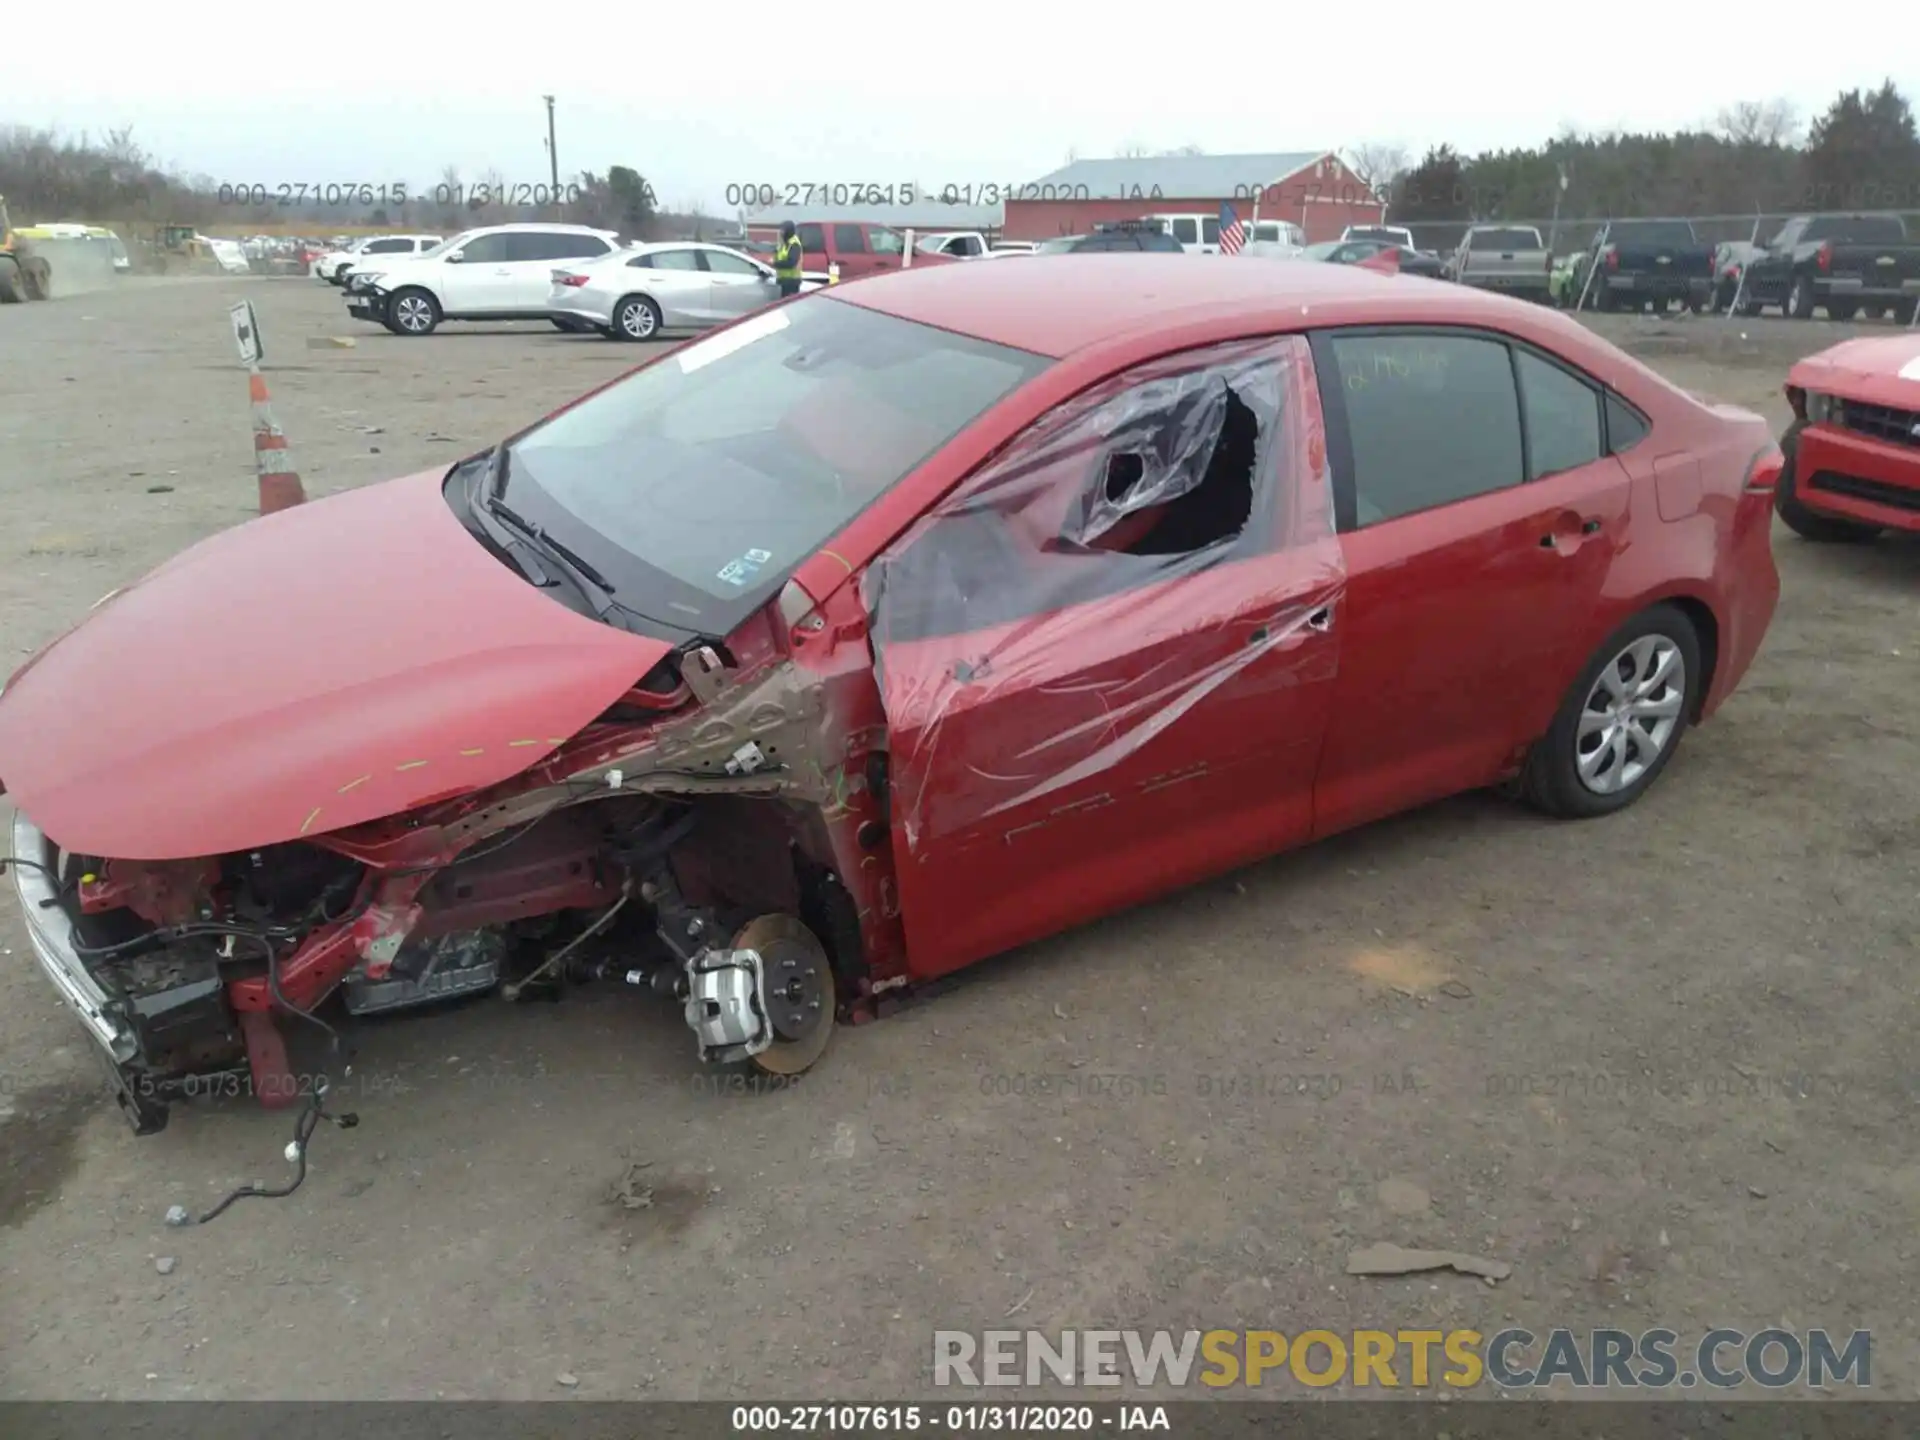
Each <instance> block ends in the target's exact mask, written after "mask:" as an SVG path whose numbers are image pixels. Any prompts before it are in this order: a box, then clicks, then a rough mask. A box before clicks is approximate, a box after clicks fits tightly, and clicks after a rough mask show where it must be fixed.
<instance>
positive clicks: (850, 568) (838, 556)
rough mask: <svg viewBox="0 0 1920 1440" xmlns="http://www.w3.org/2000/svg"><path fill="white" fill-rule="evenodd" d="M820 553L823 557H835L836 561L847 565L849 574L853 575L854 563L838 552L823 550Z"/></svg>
mask: <svg viewBox="0 0 1920 1440" xmlns="http://www.w3.org/2000/svg"><path fill="white" fill-rule="evenodd" d="M820 553H821V554H822V555H831V556H833V558H834V559H836V560H838V561H839V562H840V563H841V564H842V565H845V566H846V567H847V574H849V575H851V574H852V573H853V564H852V562H851V561H849V560H848V559H847V557H846V556H844V555H842V554H841V553H840V552H839V551H838V550H822V551H821V552H820Z"/></svg>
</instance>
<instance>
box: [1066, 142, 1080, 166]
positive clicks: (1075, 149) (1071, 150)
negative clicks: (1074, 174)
mask: <svg viewBox="0 0 1920 1440" xmlns="http://www.w3.org/2000/svg"><path fill="white" fill-rule="evenodd" d="M1079 159H1080V147H1079V146H1078V145H1069V146H1068V147H1067V164H1069V165H1072V164H1074V163H1075V162H1077V161H1078V160H1079Z"/></svg>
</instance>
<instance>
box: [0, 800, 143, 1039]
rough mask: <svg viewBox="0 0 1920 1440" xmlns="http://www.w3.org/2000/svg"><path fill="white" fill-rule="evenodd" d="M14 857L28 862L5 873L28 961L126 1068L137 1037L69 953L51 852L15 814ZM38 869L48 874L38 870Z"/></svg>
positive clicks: (68, 931) (35, 830)
mask: <svg viewBox="0 0 1920 1440" xmlns="http://www.w3.org/2000/svg"><path fill="white" fill-rule="evenodd" d="M13 854H14V856H15V857H16V858H17V859H20V860H23V861H25V862H27V863H25V864H22V865H14V866H11V867H10V868H11V869H12V871H13V883H14V887H15V889H16V890H17V892H18V894H19V899H20V913H21V915H22V917H23V918H24V919H25V921H26V926H27V941H28V943H29V944H30V945H32V947H33V958H34V959H35V960H37V961H39V962H40V968H41V969H42V970H43V971H45V972H46V976H47V978H48V979H49V980H51V981H52V982H53V984H54V988H55V989H57V990H58V991H59V992H60V998H61V999H63V1000H65V1001H66V1002H67V1004H68V1005H70V1006H71V1007H72V1008H73V1009H74V1010H75V1011H76V1012H77V1013H78V1014H79V1016H80V1021H81V1023H82V1024H83V1025H85V1026H86V1027H87V1033H88V1034H90V1035H91V1036H93V1038H94V1040H95V1042H96V1043H98V1044H99V1045H100V1047H101V1048H102V1049H103V1050H105V1051H106V1053H107V1056H108V1058H109V1059H111V1060H112V1061H113V1063H114V1065H115V1066H116V1067H118V1066H120V1065H124V1064H126V1063H127V1062H128V1061H130V1060H132V1059H133V1058H134V1057H135V1056H136V1055H138V1054H139V1053H140V1041H139V1037H138V1035H137V1034H136V1033H135V1031H134V1028H133V1026H132V1025H131V1024H130V1023H129V1022H128V1021H127V1019H126V1018H125V1016H124V1015H123V1014H122V1013H121V1008H120V1005H119V1002H118V1001H117V1000H115V999H114V997H112V996H110V995H108V994H107V992H106V991H104V990H102V989H101V988H100V985H99V983H98V982H97V981H95V980H94V978H93V976H92V975H91V974H89V973H88V971H87V967H86V964H85V962H83V961H82V960H81V958H80V956H79V954H78V953H77V952H76V951H75V950H74V948H73V926H72V924H71V922H70V921H69V919H68V917H67V912H66V910H65V908H64V907H63V906H62V905H61V904H60V880H59V878H58V871H57V866H58V865H59V861H60V856H59V853H58V851H57V849H56V847H55V846H54V845H53V843H52V842H51V841H49V840H48V839H47V837H46V836H45V835H43V834H41V833H40V830H39V827H37V826H36V825H35V824H34V823H33V822H32V821H31V820H29V819H28V818H27V817H26V816H25V815H22V814H19V813H16V814H15V815H14V817H13ZM43 865H44V866H46V867H48V868H47V869H45V870H42V869H41V868H39V867H41V866H43Z"/></svg>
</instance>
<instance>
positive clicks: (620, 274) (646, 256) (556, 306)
mask: <svg viewBox="0 0 1920 1440" xmlns="http://www.w3.org/2000/svg"><path fill="white" fill-rule="evenodd" d="M552 279H553V284H552V288H551V289H550V290H549V292H548V295H547V311H548V314H549V316H550V317H551V319H552V320H553V323H554V324H555V325H557V326H559V327H560V328H561V329H562V330H597V331H599V332H600V333H601V334H602V335H606V336H610V337H611V338H613V339H615V340H651V339H653V338H654V337H655V336H657V335H660V334H662V333H664V332H666V331H668V330H704V329H707V328H708V327H710V326H714V325H724V324H726V323H727V322H728V321H730V320H737V319H739V318H740V317H741V316H742V315H745V314H748V313H749V312H751V311H754V310H758V309H759V308H760V307H761V306H762V305H767V304H770V303H772V302H773V301H775V300H777V299H779V298H780V286H779V284H778V282H777V281H775V279H774V277H773V271H772V270H771V269H770V268H769V267H768V266H766V265H763V264H761V262H760V261H758V260H756V259H754V258H753V257H752V256H751V255H745V254H742V253H741V252H740V251H738V250H730V249H728V248H727V247H726V246H724V245H706V244H701V243H699V242H696V241H670V242H664V243H659V244H644V245H633V246H630V247H628V248H627V249H625V250H616V251H614V252H613V253H612V254H610V255H605V256H602V257H600V258H599V259H596V260H589V261H581V262H577V263H575V264H571V265H568V266H567V267H566V268H564V269H558V270H555V271H554V272H553V277H552ZM802 288H805V289H813V288H815V287H813V286H811V285H808V286H804V287H802Z"/></svg>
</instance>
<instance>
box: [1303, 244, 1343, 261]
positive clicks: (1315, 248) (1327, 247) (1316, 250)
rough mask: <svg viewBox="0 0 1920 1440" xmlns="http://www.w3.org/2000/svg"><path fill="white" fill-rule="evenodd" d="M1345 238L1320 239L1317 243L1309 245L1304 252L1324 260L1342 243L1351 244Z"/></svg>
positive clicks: (1316, 258)
mask: <svg viewBox="0 0 1920 1440" xmlns="http://www.w3.org/2000/svg"><path fill="white" fill-rule="evenodd" d="M1351 243H1352V242H1351V241H1346V240H1322V241H1321V242H1320V243H1319V244H1318V245H1309V246H1307V248H1306V251H1305V253H1306V254H1307V255H1308V256H1310V257H1311V258H1313V259H1315V260H1324V259H1326V258H1327V257H1328V256H1329V255H1331V254H1333V252H1334V251H1336V250H1338V249H1339V248H1340V247H1341V246H1342V245H1346V244H1351Z"/></svg>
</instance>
